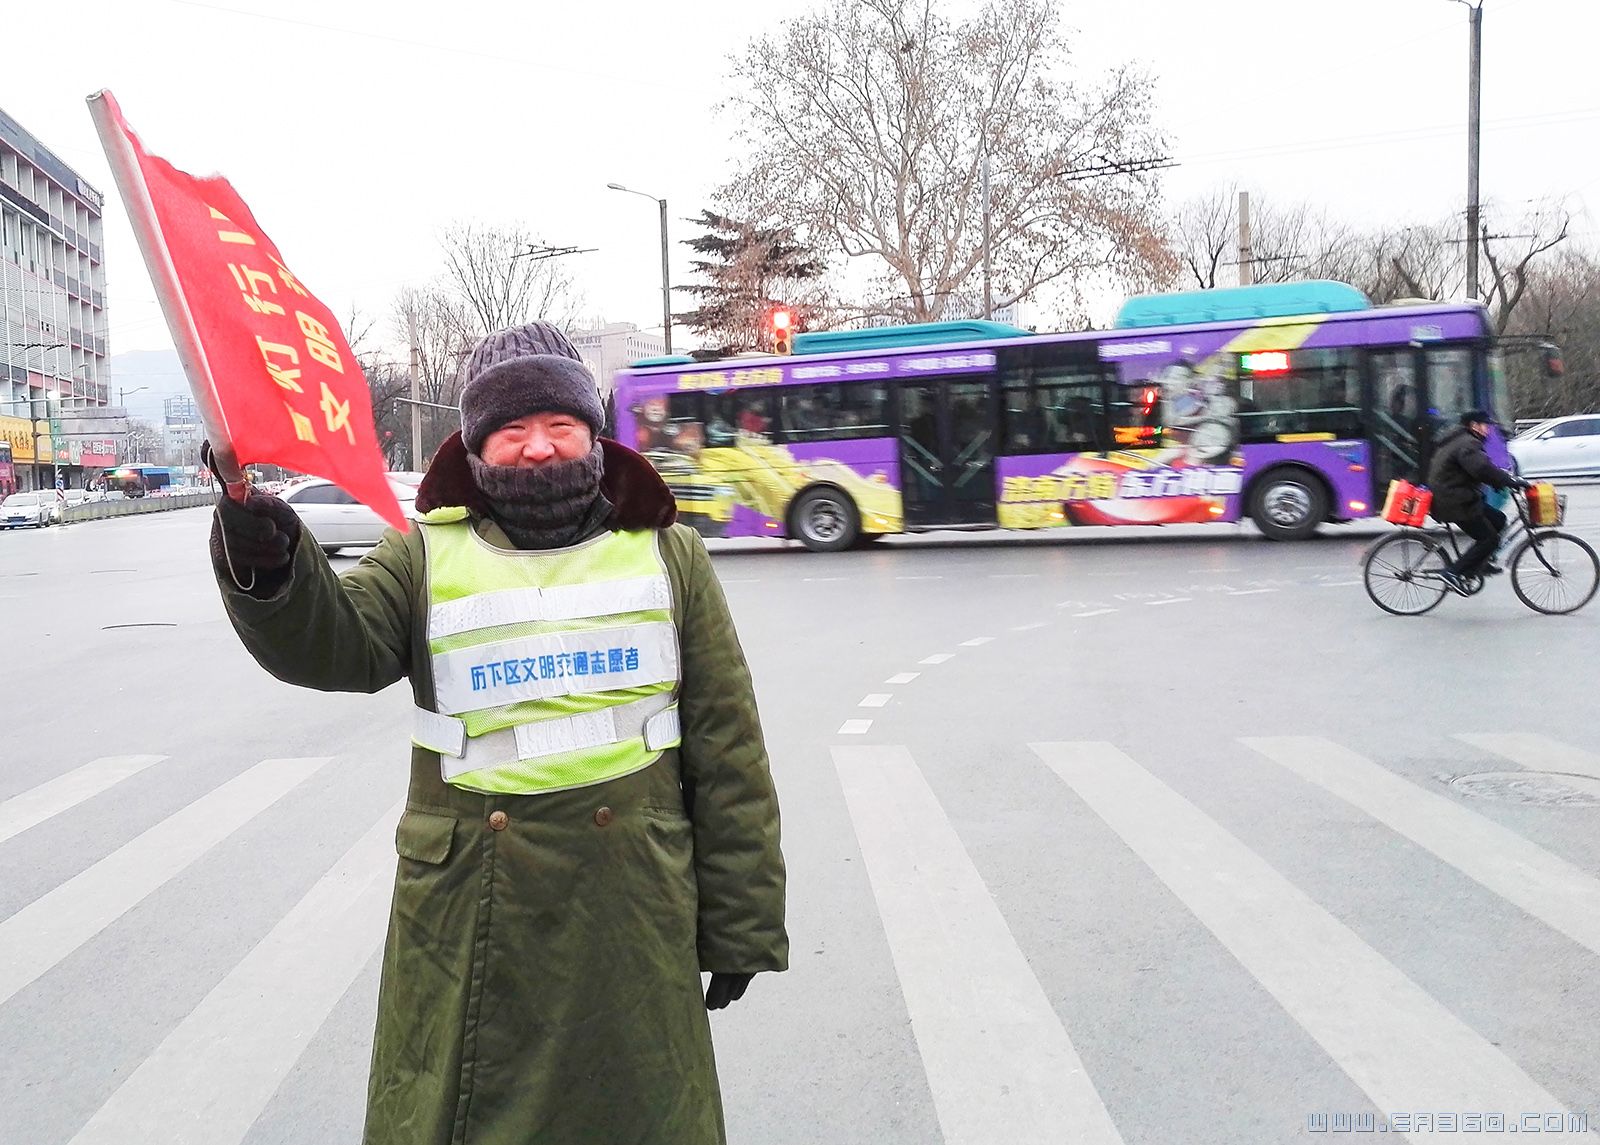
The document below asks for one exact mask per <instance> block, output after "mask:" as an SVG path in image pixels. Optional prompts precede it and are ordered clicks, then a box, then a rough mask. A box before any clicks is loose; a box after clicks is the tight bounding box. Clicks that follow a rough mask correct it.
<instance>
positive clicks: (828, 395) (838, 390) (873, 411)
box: [778, 382, 894, 443]
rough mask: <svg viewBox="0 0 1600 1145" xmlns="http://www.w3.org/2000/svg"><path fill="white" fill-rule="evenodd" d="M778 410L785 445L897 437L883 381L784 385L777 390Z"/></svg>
mask: <svg viewBox="0 0 1600 1145" xmlns="http://www.w3.org/2000/svg"><path fill="white" fill-rule="evenodd" d="M778 410H779V423H778V424H779V432H778V440H779V441H783V442H788V443H798V442H805V441H848V440H852V439H855V438H863V437H893V436H894V430H893V429H892V428H890V425H889V387H888V386H886V385H884V384H882V383H881V382H847V383H843V384H830V385H817V386H784V387H782V388H781V389H779V390H778Z"/></svg>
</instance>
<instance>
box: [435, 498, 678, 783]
mask: <svg viewBox="0 0 1600 1145" xmlns="http://www.w3.org/2000/svg"><path fill="white" fill-rule="evenodd" d="M420 527H421V528H422V530H423V539H424V545H425V550H426V552H427V574H428V598H429V608H428V650H429V653H430V660H431V664H432V668H433V681H434V696H433V700H434V702H433V709H432V710H427V709H418V710H417V712H416V718H415V728H414V731H413V734H412V742H413V743H415V744H417V745H418V746H419V747H423V748H426V749H428V750H430V751H435V752H437V753H439V756H440V769H441V774H442V775H443V777H444V779H445V781H446V782H447V783H451V784H453V785H455V786H457V787H461V788H465V789H466V790H470V791H482V792H496V793H505V794H516V795H533V794H540V793H544V792H551V791H560V790H565V789H568V788H572V787H583V786H587V785H589V784H592V783H602V782H604V781H606V780H608V779H614V778H616V777H618V776H621V775H627V774H629V773H630V772H633V771H638V770H640V769H641V768H644V767H648V766H649V765H650V764H652V763H654V762H655V761H656V760H657V759H658V758H659V757H660V754H661V752H662V751H663V750H665V749H666V748H669V747H675V746H677V744H678V742H679V738H680V737H679V731H678V726H677V724H678V716H677V708H676V706H674V703H673V699H674V695H675V693H676V689H677V685H678V681H679V679H680V676H681V671H680V665H679V656H678V636H677V628H676V626H675V625H674V624H673V619H672V589H671V585H670V582H669V581H668V579H667V575H666V566H665V564H664V563H663V561H662V558H661V553H660V542H659V534H658V533H656V532H654V531H651V532H618V533H606V534H602V535H601V536H599V537H596V538H594V539H593V540H591V541H586V542H584V543H583V544H581V545H576V546H573V547H572V548H569V549H557V550H548V551H522V552H508V551H505V550H501V549H496V548H494V547H492V546H490V545H488V544H487V543H486V542H484V541H483V540H482V538H480V537H479V536H478V535H477V534H476V533H475V532H474V531H473V529H472V527H471V524H470V523H469V522H466V521H461V522H459V523H442V522H440V523H432V522H427V521H424V522H422V523H421V524H420Z"/></svg>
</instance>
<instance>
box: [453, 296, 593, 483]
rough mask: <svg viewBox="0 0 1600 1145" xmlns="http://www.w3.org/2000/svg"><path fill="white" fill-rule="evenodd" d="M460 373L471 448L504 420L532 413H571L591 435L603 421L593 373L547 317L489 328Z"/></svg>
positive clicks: (464, 419)
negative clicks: (499, 329) (584, 424)
mask: <svg viewBox="0 0 1600 1145" xmlns="http://www.w3.org/2000/svg"><path fill="white" fill-rule="evenodd" d="M461 375H462V384H461V438H462V440H463V441H464V442H465V443H466V446H467V449H468V450H470V451H471V452H473V453H477V452H478V449H479V448H480V447H481V446H482V445H483V439H484V438H486V437H488V436H489V435H490V434H491V433H493V432H494V431H495V430H497V429H499V428H500V427H501V426H502V425H504V424H505V423H506V422H508V421H512V420H514V419H516V418H519V417H525V416H527V415H528V414H531V413H566V414H571V415H572V416H573V417H576V418H581V419H582V420H583V421H585V422H587V423H588V425H589V428H590V430H592V431H593V432H594V434H595V435H596V436H599V434H600V429H601V427H602V426H603V425H604V424H605V418H606V415H605V410H604V409H602V408H601V406H600V390H599V387H598V386H596V385H595V381H594V375H593V374H591V373H589V369H588V367H587V366H585V365H584V364H583V361H582V360H581V359H580V358H579V357H578V351H577V349H576V348H575V347H574V346H573V345H572V343H571V342H570V341H568V339H567V336H566V335H565V334H563V333H562V332H561V331H560V330H557V329H556V328H555V327H554V326H552V325H550V324H549V323H548V322H530V323H528V324H527V325H526V326H517V327H514V328H512V329H510V330H501V331H499V332H497V333H494V334H490V335H489V336H488V337H487V338H485V339H483V340H482V341H481V342H479V343H478V344H477V345H476V346H475V347H473V349H472V353H470V354H468V355H467V360H466V362H465V363H464V364H463V365H462V368H461Z"/></svg>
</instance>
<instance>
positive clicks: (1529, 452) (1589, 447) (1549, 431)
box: [1507, 414, 1600, 477]
mask: <svg viewBox="0 0 1600 1145" xmlns="http://www.w3.org/2000/svg"><path fill="white" fill-rule="evenodd" d="M1507 448H1509V449H1510V450H1511V456H1512V457H1514V458H1516V459H1517V468H1518V469H1519V470H1520V471H1521V473H1522V476H1524V477H1587V476H1593V475H1596V474H1600V414H1575V415H1573V416H1571V417H1557V418H1552V419H1550V420H1549V421H1544V422H1540V423H1539V424H1538V425H1536V426H1533V427H1532V428H1531V429H1526V430H1523V431H1522V432H1521V433H1519V434H1517V436H1516V437H1513V438H1512V439H1511V440H1510V441H1509V442H1508V443H1507Z"/></svg>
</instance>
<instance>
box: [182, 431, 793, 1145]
mask: <svg viewBox="0 0 1600 1145" xmlns="http://www.w3.org/2000/svg"><path fill="white" fill-rule="evenodd" d="M605 450H606V480H605V483H604V485H603V490H604V492H605V494H606V496H607V498H608V499H609V500H610V502H611V503H612V505H613V506H615V511H614V513H613V514H612V517H611V520H610V522H609V526H608V527H612V528H656V529H660V530H661V551H662V554H663V556H664V558H665V562H666V566H667V571H668V575H669V578H670V580H671V584H672V593H673V604H674V618H675V621H676V624H677V627H678V635H679V641H680V646H681V649H682V665H683V668H682V671H683V680H682V686H681V691H680V695H679V712H680V715H681V718H682V724H683V743H682V746H681V747H679V748H677V749H675V750H670V751H667V752H666V753H665V754H663V755H662V757H661V759H660V760H659V761H658V762H656V763H655V764H653V765H651V766H650V767H648V768H646V769H644V770H643V771H640V772H636V773H635V774H633V775H629V776H625V777H623V778H620V779H614V780H611V781H609V782H605V783H600V784H596V785H593V786H590V787H584V788H579V789H576V790H571V791H563V792H558V793H555V794H550V795H537V796H501V795H480V794H475V793H473V792H469V791H463V790H458V789H456V788H453V787H451V786H449V785H447V784H446V783H444V782H443V780H442V779H441V778H440V768H439V757H438V756H437V755H436V754H434V753H433V752H431V751H427V750H424V749H422V748H418V747H415V746H413V747H412V748H411V782H410V790H409V793H408V798H407V801H406V809H405V813H404V816H403V818H402V820H401V822H400V827H399V831H398V833H397V838H396V841H395V849H396V851H397V852H398V854H399V858H398V870H397V872H396V875H395V890H394V902H393V907H392V911H391V915H390V922H389V933H388V939H387V944H386V947H385V952H384V963H383V979H382V986H381V988H380V993H379V1004H378V1023H377V1031H376V1035H375V1038H374V1044H373V1053H372V1075H371V1081H370V1085H369V1092H368V1105H367V1123H366V1136H365V1140H366V1142H367V1145H718V1143H721V1142H723V1141H724V1140H725V1136H724V1132H723V1121H722V1105H721V1097H720V1094H719V1091H718V1087H717V1076H716V1067H715V1063H714V1060H713V1057H712V1049H711V1035H710V1028H709V1024H708V1022H707V1015H706V1010H705V1005H704V1002H703V1001H702V995H701V986H700V982H701V979H700V974H701V972H703V971H705V972H716V971H720V972H726V973H746V974H748V973H755V972H759V971H764V970H782V969H784V968H785V967H786V966H787V963H788V939H787V937H786V935H785V932H784V868H783V859H782V856H781V854H780V852H779V848H778V804H777V798H776V796H775V794H774V792H773V786H772V779H771V775H770V772H769V769H768V764H767V754H766V748H765V746H764V744H763V741H762V735H761V726H760V723H759V721H758V718H757V714H756V703H755V696H754V692H753V690H752V687H751V681H750V673H749V670H748V668H747V667H746V665H745V659H744V654H743V652H742V650H741V649H740V647H739V642H738V638H737V636H736V635H735V633H734V628H733V622H732V620H731V618H730V616H729V614H728V608H727V604H726V602H725V601H724V599H723V595H722V590H721V586H720V585H719V584H718V582H717V579H716V576H715V574H714V573H713V571H712V568H711V561H710V558H709V556H708V555H707V553H706V550H705V546H704V545H703V544H702V542H701V540H700V538H699V536H698V535H697V534H695V533H694V532H693V531H692V530H690V529H688V528H686V527H684V526H682V525H676V524H672V523H671V522H672V520H673V502H672V498H671V495H670V493H669V492H668V490H667V489H666V487H665V485H663V484H662V483H661V481H660V479H659V478H658V477H656V475H655V472H654V471H653V470H652V469H650V467H649V466H648V464H647V463H645V462H644V460H643V459H642V458H640V457H639V456H638V455H637V454H635V453H633V452H632V451H630V450H627V449H625V448H623V447H621V446H618V445H616V444H615V443H612V442H606V444H605ZM417 502H418V508H419V509H422V510H425V511H426V510H429V509H434V508H442V507H448V506H453V505H459V506H462V507H464V508H466V509H467V511H468V516H469V519H470V520H471V522H472V527H473V528H474V529H475V530H476V532H477V533H478V535H479V536H480V537H482V538H483V539H484V540H485V541H487V542H489V543H490V544H493V545H497V546H500V547H503V548H510V547H511V545H510V542H509V541H508V540H507V539H506V537H505V534H504V533H503V532H502V531H501V530H500V528H499V527H498V526H497V525H496V524H495V523H494V522H493V521H492V520H490V519H489V517H488V516H487V512H486V509H487V507H486V505H485V504H484V503H483V500H482V495H481V493H479V492H478V491H477V490H476V487H475V485H474V484H473V482H472V479H471V474H470V470H469V469H468V467H467V464H466V454H465V450H464V448H463V447H462V445H461V444H460V440H459V435H458V436H457V437H455V438H452V440H451V441H450V442H447V443H446V445H445V446H444V447H443V448H442V449H441V450H440V453H439V455H438V457H437V458H436V460H435V462H434V464H433V466H432V467H431V468H430V469H429V472H428V476H427V478H426V479H425V480H424V482H423V484H422V487H421V489H420V490H419V495H418V499H417ZM597 532H598V530H597ZM213 550H214V552H215V550H216V541H215V536H214V538H213ZM218 578H219V582H220V584H221V586H222V589H223V598H224V601H225V603H226V606H227V610H228V615H229V617H230V618H231V619H232V621H233V624H234V627H235V629H236V630H237V631H238V633H239V635H240V637H241V638H242V639H243V641H244V643H245V646H246V647H247V648H248V649H249V650H250V652H251V654H252V655H254V656H255V658H256V660H257V661H258V662H260V664H261V665H262V666H263V667H264V668H266V669H267V670H268V671H269V672H271V673H272V674H273V675H274V676H277V677H278V678H279V679H281V680H285V681H288V682H290V683H293V684H300V685H303V686H305V687H309V688H317V689H321V690H324V691H350V692H376V691H378V690H379V689H381V688H385V687H388V686H389V685H390V684H392V683H394V682H396V681H397V680H399V679H401V678H402V677H407V676H408V677H410V680H411V686H412V691H413V693H414V695H415V698H416V701H417V703H419V704H421V705H424V706H431V701H432V681H431V679H430V671H429V658H428V650H427V641H426V636H425V632H424V624H425V621H426V618H427V578H426V564H425V557H424V550H423V544H422V536H421V533H420V530H418V529H412V530H411V531H410V532H409V533H406V534H401V533H399V532H396V531H394V530H390V532H389V533H388V534H387V535H386V536H385V537H384V539H383V541H382V543H381V544H379V545H378V546H377V548H376V549H374V550H373V551H372V552H371V553H369V554H368V555H367V556H365V557H363V558H362V560H361V561H360V563H359V564H357V565H356V566H355V567H354V568H352V569H350V570H348V571H347V572H345V573H344V574H343V575H342V576H335V575H334V573H333V571H332V570H331V569H330V567H329V565H328V562H327V559H326V558H325V557H324V556H323V554H322V552H321V551H320V550H319V549H318V547H317V546H316V544H315V543H314V542H313V540H312V539H311V537H310V536H309V534H308V533H307V532H306V531H304V530H303V531H302V534H301V539H300V542H299V545H298V548H297V549H296V551H295V553H294V562H293V565H292V569H291V572H290V574H289V576H288V579H287V581H286V582H285V581H283V579H282V577H281V576H280V577H279V578H276V579H274V580H272V581H269V582H268V583H267V584H265V585H258V586H257V587H256V589H255V590H254V592H253V593H248V594H247V593H245V592H242V591H240V590H239V589H238V588H237V586H236V585H235V584H234V582H233V580H232V578H231V577H230V576H229V575H228V573H227V572H226V570H225V569H223V568H220V567H219V570H218ZM408 737H409V728H406V727H397V728H395V740H396V742H397V744H398V743H399V742H401V741H402V740H405V739H407V738H408Z"/></svg>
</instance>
